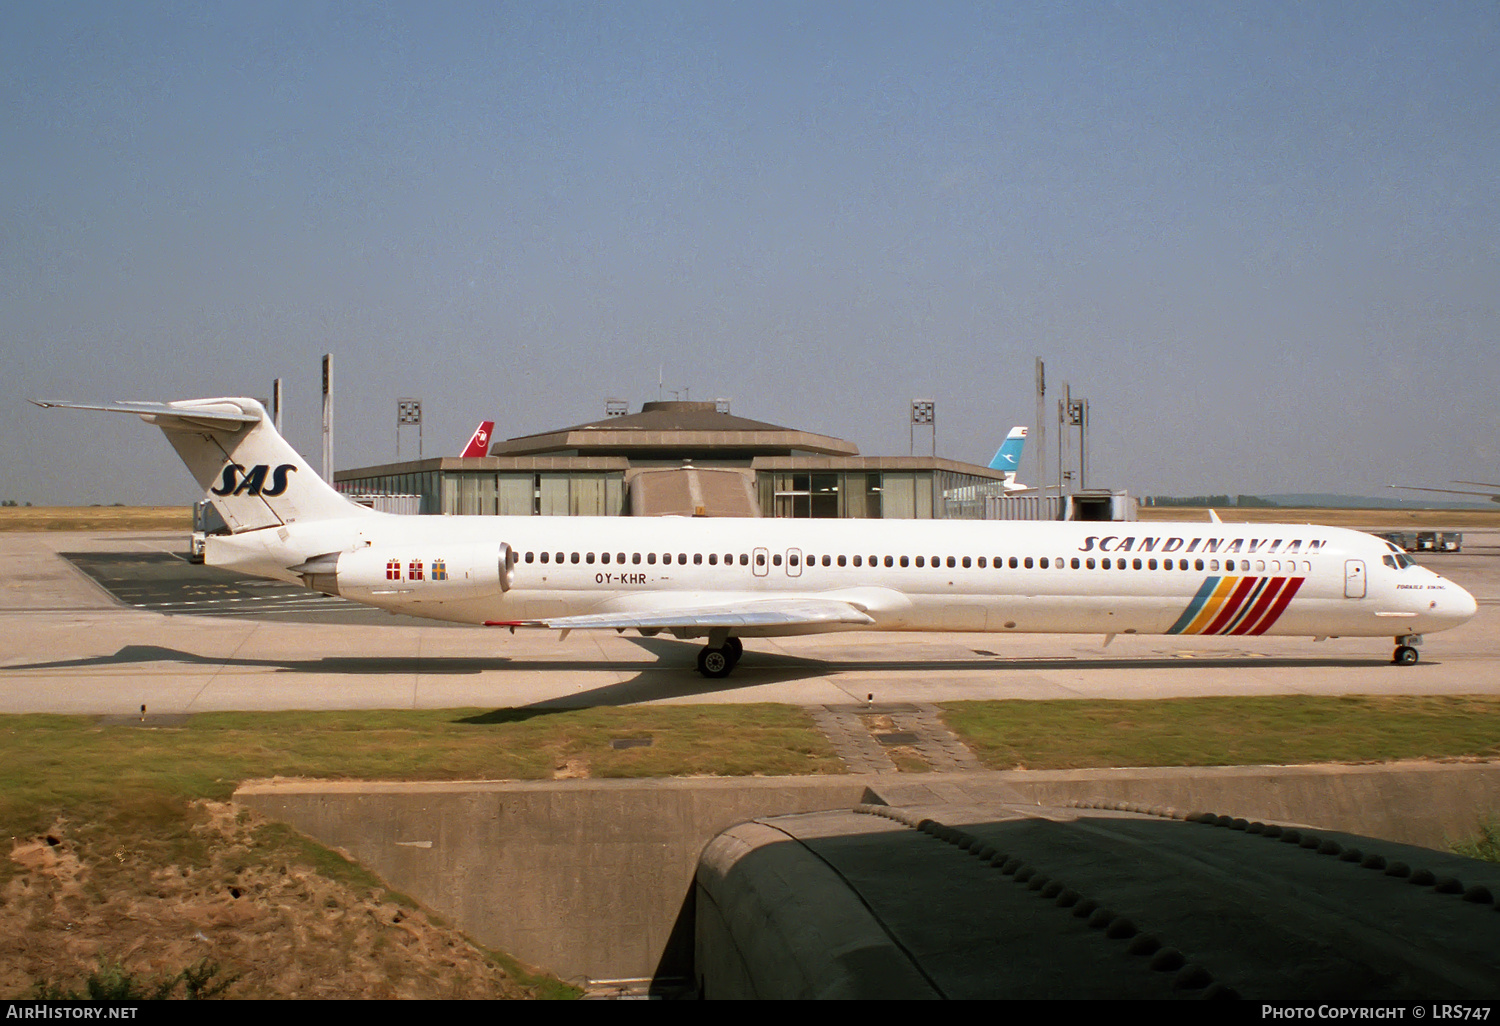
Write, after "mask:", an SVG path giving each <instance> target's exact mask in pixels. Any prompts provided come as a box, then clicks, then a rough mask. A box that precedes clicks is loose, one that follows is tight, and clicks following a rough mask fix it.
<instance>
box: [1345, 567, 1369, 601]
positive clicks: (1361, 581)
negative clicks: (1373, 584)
mask: <svg viewBox="0 0 1500 1026" xmlns="http://www.w3.org/2000/svg"><path fill="white" fill-rule="evenodd" d="M1364 597H1365V561H1364V560H1362V559H1346V560H1344V598H1364Z"/></svg>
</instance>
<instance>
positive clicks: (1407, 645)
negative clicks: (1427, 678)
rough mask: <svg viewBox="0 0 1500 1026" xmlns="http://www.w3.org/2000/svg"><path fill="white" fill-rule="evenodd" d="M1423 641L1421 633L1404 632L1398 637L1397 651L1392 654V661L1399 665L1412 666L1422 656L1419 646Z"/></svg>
mask: <svg viewBox="0 0 1500 1026" xmlns="http://www.w3.org/2000/svg"><path fill="white" fill-rule="evenodd" d="M1421 643H1422V635H1420V634H1403V635H1402V636H1400V637H1398V638H1397V639H1396V652H1395V654H1394V655H1392V656H1391V662H1393V663H1395V664H1396V665H1397V666H1411V665H1412V664H1413V663H1415V662H1416V661H1417V660H1418V659H1419V658H1420V657H1421V654H1420V653H1419V652H1418V651H1417V646H1418V645H1420V644H1421Z"/></svg>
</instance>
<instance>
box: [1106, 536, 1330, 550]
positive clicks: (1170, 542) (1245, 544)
mask: <svg viewBox="0 0 1500 1026" xmlns="http://www.w3.org/2000/svg"><path fill="white" fill-rule="evenodd" d="M1283 541H1285V539H1282V538H1202V537H1199V538H1191V539H1189V538H1182V537H1178V536H1175V535H1173V536H1168V537H1162V536H1160V535H1142V536H1139V537H1137V536H1136V535H1124V536H1121V535H1118V534H1106V535H1097V534H1091V535H1089V536H1087V537H1086V538H1084V539H1083V544H1082V545H1080V546H1078V551H1079V552H1093V551H1095V550H1097V551H1099V552H1177V551H1178V550H1181V551H1182V552H1205V553H1206V552H1226V553H1227V552H1262V551H1263V552H1264V553H1265V554H1266V555H1269V554H1271V553H1273V552H1279V553H1280V554H1281V555H1290V554H1292V553H1310V552H1318V551H1319V550H1321V549H1322V548H1323V546H1324V545H1325V544H1326V542H1325V541H1324V540H1323V539H1320V538H1311V539H1308V540H1306V541H1304V540H1303V539H1301V538H1293V539H1292V540H1291V541H1287V542H1286V547H1285V548H1283V547H1282V543H1283ZM1184 546H1185V547H1184ZM1267 546H1269V548H1268V547H1267ZM1304 546H1305V548H1304Z"/></svg>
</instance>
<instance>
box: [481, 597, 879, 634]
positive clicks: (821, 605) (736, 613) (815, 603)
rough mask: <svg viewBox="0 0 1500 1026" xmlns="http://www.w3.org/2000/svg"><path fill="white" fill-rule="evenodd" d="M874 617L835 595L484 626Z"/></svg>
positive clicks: (773, 623) (793, 623)
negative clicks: (836, 597) (831, 596)
mask: <svg viewBox="0 0 1500 1026" xmlns="http://www.w3.org/2000/svg"><path fill="white" fill-rule="evenodd" d="M874 622H875V619H874V617H872V616H870V615H869V614H868V613H865V612H861V611H860V610H859V609H858V608H856V607H855V606H854V605H853V604H852V603H850V602H846V601H844V600H843V599H835V598H806V597H802V598H784V599H777V598H771V599H759V600H756V601H753V602H740V603H735V604H733V605H696V606H682V605H666V604H664V605H662V606H661V607H660V608H655V609H649V608H648V609H640V608H637V609H632V610H629V611H627V612H618V613H588V614H585V615H582V616H554V617H547V618H544V619H540V620H514V621H511V620H491V621H487V622H486V623H485V626H486V627H551V628H553V629H555V630H565V631H571V630H625V629H627V628H637V629H642V630H662V629H666V630H671V629H674V628H675V629H682V628H693V627H699V628H705V629H707V628H714V627H730V628H733V627H799V626H808V625H813V624H832V623H846V624H871V623H874Z"/></svg>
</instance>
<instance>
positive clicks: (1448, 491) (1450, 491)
mask: <svg viewBox="0 0 1500 1026" xmlns="http://www.w3.org/2000/svg"><path fill="white" fill-rule="evenodd" d="M1481 483H1482V482H1479V481H1455V482H1454V484H1481ZM1390 487H1391V488H1399V489H1401V490H1402V491H1407V492H1442V493H1443V494H1444V495H1482V496H1484V497H1485V498H1487V499H1493V500H1495V501H1497V502H1500V495H1496V494H1495V493H1494V492H1493V491H1489V492H1471V491H1465V490H1464V489H1462V488H1418V487H1417V486H1416V485H1391V486H1390ZM1486 487H1489V488H1500V485H1487V486H1486Z"/></svg>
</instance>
